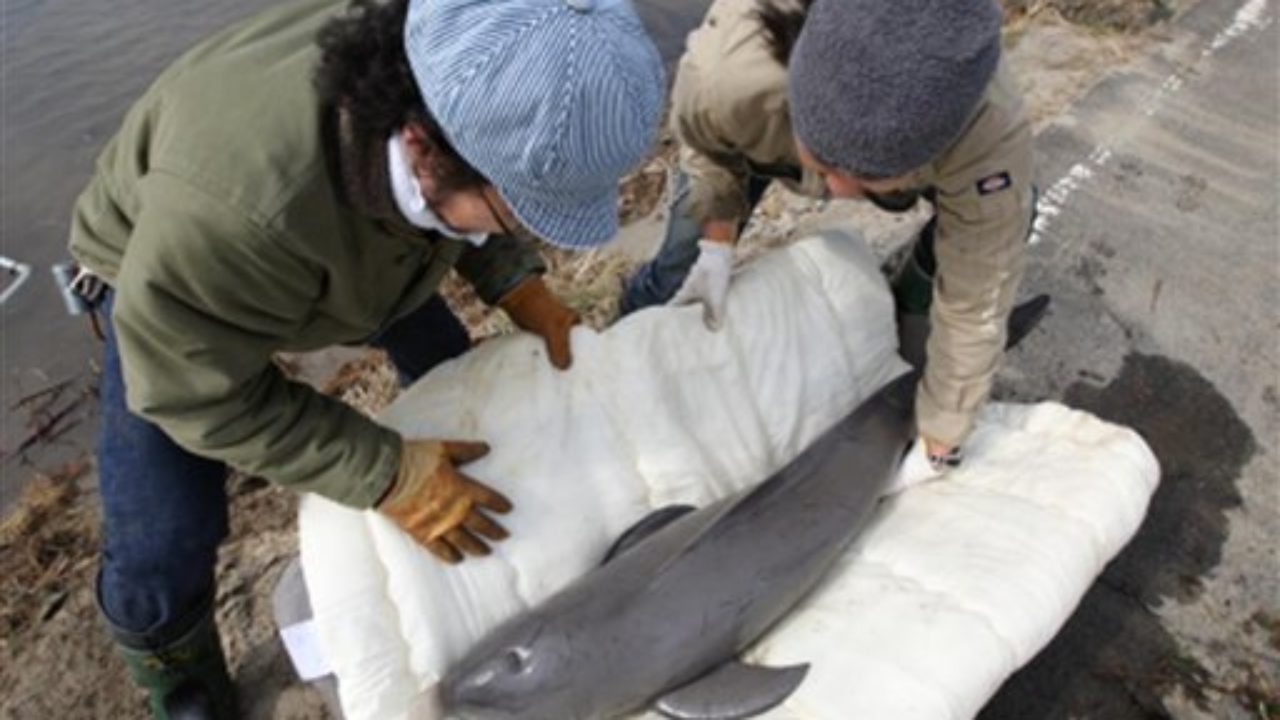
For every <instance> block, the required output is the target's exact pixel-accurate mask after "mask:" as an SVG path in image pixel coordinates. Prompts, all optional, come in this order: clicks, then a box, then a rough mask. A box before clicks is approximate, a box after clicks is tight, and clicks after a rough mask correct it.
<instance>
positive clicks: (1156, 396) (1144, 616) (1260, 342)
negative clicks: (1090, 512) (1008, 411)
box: [981, 0, 1280, 720]
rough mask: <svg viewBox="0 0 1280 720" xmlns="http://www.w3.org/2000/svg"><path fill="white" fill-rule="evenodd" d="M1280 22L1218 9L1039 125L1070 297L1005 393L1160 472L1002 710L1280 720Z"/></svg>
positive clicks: (1033, 280) (1038, 261) (1039, 260)
mask: <svg viewBox="0 0 1280 720" xmlns="http://www.w3.org/2000/svg"><path fill="white" fill-rule="evenodd" d="M1275 16H1276V7H1275V2H1274V0H1243V1H1242V0H1204V1H1203V2H1201V3H1199V4H1198V5H1197V6H1195V7H1194V8H1193V9H1192V10H1191V11H1190V12H1189V13H1188V14H1187V15H1186V16H1184V17H1182V18H1181V19H1179V20H1178V21H1177V23H1175V25H1174V26H1173V27H1172V28H1171V31H1170V35H1169V39H1168V41H1167V42H1164V43H1161V44H1160V45H1159V46H1158V47H1157V48H1156V49H1155V51H1154V52H1153V53H1152V54H1150V55H1149V56H1147V57H1145V58H1143V59H1142V60H1140V61H1138V62H1136V63H1134V64H1132V65H1130V66H1129V67H1126V68H1123V69H1122V70H1120V71H1119V72H1116V73H1114V74H1113V75H1112V76H1110V77H1109V78H1107V79H1106V80H1104V81H1103V82H1102V83H1101V84H1099V85H1098V86H1096V87H1095V88H1094V89H1093V90H1092V91H1091V92H1090V93H1089V94H1088V95H1087V96H1086V97H1085V98H1083V99H1082V100H1081V101H1080V102H1078V103H1077V104H1076V105H1075V106H1074V107H1073V109H1072V110H1071V111H1070V112H1068V113H1067V114H1066V115H1065V116H1063V117H1061V118H1059V119H1058V120H1057V121H1055V122H1054V123H1053V124H1052V125H1051V126H1050V127H1048V128H1047V129H1046V130H1045V131H1044V132H1042V133H1041V134H1040V135H1039V137H1038V140H1037V149H1038V152H1039V158H1038V173H1039V178H1040V179H1039V182H1040V187H1041V190H1042V193H1043V195H1042V202H1041V205H1040V210H1041V220H1040V222H1039V223H1038V225H1037V227H1038V237H1037V241H1038V242H1037V244H1036V245H1035V247H1034V248H1033V252H1032V256H1031V261H1030V265H1029V270H1028V275H1027V279H1026V281H1025V282H1024V293H1028V294H1029V293H1031V292H1039V291H1049V292H1051V293H1052V294H1053V295H1054V298H1055V305H1054V309H1053V311H1052V312H1051V315H1050V316H1049V317H1048V318H1047V320H1046V321H1045V322H1044V324H1043V325H1042V329H1041V330H1038V331H1037V332H1036V333H1034V334H1033V335H1032V336H1031V337H1030V338H1029V339H1028V340H1027V341H1026V342H1024V343H1023V346H1022V348H1021V349H1019V350H1018V351H1017V352H1015V353H1014V354H1012V355H1011V356H1010V358H1009V361H1008V363H1007V367H1006V369H1005V370H1004V371H1003V373H1002V375H1001V382H1000V387H1001V388H1002V390H1001V392H1002V394H1003V395H1004V396H1006V397H1012V398H1019V399H1039V398H1046V397H1047V398H1063V399H1064V400H1065V401H1066V402H1068V403H1069V404H1072V405H1076V406H1079V407H1083V408H1086V409H1089V410H1091V411H1093V412H1095V413H1097V414H1099V415H1101V416H1103V417H1106V418H1108V419H1112V420H1115V421H1118V422H1123V423H1126V424H1128V425H1131V426H1133V427H1135V428H1137V429H1138V430H1139V431H1140V432H1141V433H1142V434H1143V435H1144V437H1145V438H1146V439H1147V441H1148V442H1149V443H1150V444H1151V446H1152V448H1153V449H1154V450H1155V452H1156V455H1157V456H1158V457H1159V459H1160V461H1161V465H1162V471H1163V472H1162V483H1161V487H1160V489H1159V490H1158V491H1157V493H1156V496H1155V498H1154V500H1153V502H1152V506H1151V510H1150V513H1149V515H1148V518H1147V520H1146V522H1145V523H1144V525H1143V526H1142V528H1141V530H1140V531H1139V533H1138V535H1137V537H1136V538H1135V539H1134V541H1133V542H1132V543H1131V544H1130V545H1129V547H1128V548H1127V549H1126V550H1125V551H1124V552H1123V553H1122V555H1121V556H1120V557H1119V558H1117V559H1116V560H1115V561H1114V562H1113V563H1112V564H1111V565H1110V566H1109V567H1108V569H1107V571H1106V572H1105V573H1104V574H1103V576H1102V577H1101V578H1100V579H1099V581H1098V582H1097V583H1096V584H1095V586H1094V587H1093V588H1092V589H1091V590H1090V592H1089V593H1088V595H1087V596H1086V597H1085V599H1084V601H1083V603H1082V604H1081V607H1080V608H1079V610H1078V611H1077V612H1076V614H1075V615H1074V616H1073V618H1072V619H1071V620H1070V621H1069V623H1068V624H1067V625H1066V627H1065V628H1064V629H1063V631H1062V632H1061V633H1060V634H1059V636H1058V637H1057V638H1056V639H1055V640H1054V641H1053V643H1052V644H1051V645H1050V646H1049V647H1048V648H1047V649H1046V651H1045V652H1043V653H1042V654H1041V655H1040V656H1039V657H1038V658H1037V659H1036V660H1035V661H1033V662H1032V663H1031V664H1030V665H1029V666H1028V667H1026V668H1025V669H1024V670H1023V671H1022V672H1020V673H1018V674H1017V675H1015V676H1014V677H1013V678H1012V679H1011V680H1010V681H1009V682H1008V683H1006V685H1005V686H1004V687H1003V688H1002V689H1001V691H1000V692H999V694H998V695H997V696H996V697H995V698H994V699H993V701H992V702H991V703H990V705H989V706H988V707H987V709H986V710H985V711H984V712H983V714H982V716H981V717H982V718H983V719H984V720H997V719H1004V718H1010V719H1012V718H1107V719H1108V720H1110V719H1111V718H1122V719H1123V718H1159V717H1176V718H1241V719H1243V718H1255V719H1257V718H1262V719H1264V720H1266V719H1268V718H1274V717H1280V706H1277V699H1278V698H1280V632H1277V630H1278V629H1280V624H1278V620H1277V618H1280V563H1278V562H1277V542H1276V539H1277V538H1278V537H1280V512H1278V510H1280V502H1278V495H1277V493H1278V485H1280V482H1278V481H1277V473H1278V471H1280V466H1278V464H1277V459H1276V454H1275V451H1274V449H1273V447H1274V446H1275V444H1276V440H1277V439H1278V429H1280V392H1278V391H1277V386H1278V385H1280V310H1277V307H1278V301H1280V227H1278V222H1277V204H1278V197H1277V192H1278V191H1277V188H1278V187H1280V185H1278V184H1277V183H1278V182H1280V172H1278V165H1280V154H1278V153H1280V134H1278V133H1280V127H1278V120H1277V118H1278V116H1280V107H1278V104H1280V97H1278V83H1280V80H1278V77H1277V76H1278V72H1277V69H1278V68H1280V52H1278V49H1280V26H1278V25H1277V24H1276V23H1275Z"/></svg>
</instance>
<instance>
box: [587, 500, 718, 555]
mask: <svg viewBox="0 0 1280 720" xmlns="http://www.w3.org/2000/svg"><path fill="white" fill-rule="evenodd" d="M695 509H696V508H694V507H693V506H692V505H667V506H665V507H660V508H658V509H657V510H654V511H653V512H651V513H649V514H648V515H645V516H644V517H642V518H640V521H639V522H637V523H636V524H635V525H632V526H631V527H629V528H627V531H626V532H624V533H622V535H620V536H618V539H617V540H615V541H614V542H613V545H612V546H611V547H610V548H609V552H606V553H605V554H604V560H601V561H600V564H601V565H607V564H609V561H610V560H613V559H614V558H616V557H618V556H619V555H621V554H622V553H624V552H626V551H628V550H630V549H631V548H633V547H635V546H636V545H638V544H640V542H641V541H642V540H644V539H645V538H647V537H649V536H650V535H652V534H654V533H655V532H657V531H659V530H661V529H662V528H664V527H666V526H667V525H670V524H671V523H672V522H674V521H676V520H677V519H679V518H682V517H684V516H685V515H688V514H689V513H691V512H693V511H694V510H695Z"/></svg>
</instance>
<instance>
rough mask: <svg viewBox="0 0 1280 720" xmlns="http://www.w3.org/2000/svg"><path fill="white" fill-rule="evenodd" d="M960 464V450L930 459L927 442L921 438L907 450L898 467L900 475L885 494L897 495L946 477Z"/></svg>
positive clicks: (890, 484) (886, 489)
mask: <svg viewBox="0 0 1280 720" xmlns="http://www.w3.org/2000/svg"><path fill="white" fill-rule="evenodd" d="M959 464H960V450H959V449H958V448H957V449H955V450H952V451H951V452H950V453H948V454H947V455H946V456H944V457H941V458H933V459H930V458H929V451H928V450H927V449H926V448H925V442H924V441H923V440H921V439H920V438H916V439H915V440H914V441H913V442H912V443H911V447H910V448H908V449H907V454H906V455H904V456H903V457H902V465H900V466H899V467H898V474H897V476H895V477H894V479H893V481H892V482H890V483H889V487H887V488H885V491H884V494H885V495H896V494H898V493H900V492H902V491H903V490H906V489H907V488H909V487H911V486H913V485H920V484H921V483H927V482H929V481H930V480H937V479H938V478H940V477H942V476H943V475H946V474H947V471H948V470H950V469H951V468H953V467H955V466H956V465H959Z"/></svg>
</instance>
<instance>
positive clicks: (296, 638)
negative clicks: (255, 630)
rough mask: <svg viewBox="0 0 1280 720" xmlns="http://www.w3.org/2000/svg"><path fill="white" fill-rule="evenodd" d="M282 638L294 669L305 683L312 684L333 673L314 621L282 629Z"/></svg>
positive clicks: (306, 621)
mask: <svg viewBox="0 0 1280 720" xmlns="http://www.w3.org/2000/svg"><path fill="white" fill-rule="evenodd" d="M280 638H281V639H283V640H284V648H285V650H287V651H288V652H289V659H290V660H292V661H293V669H294V670H295V671H297V673H298V677H300V678H302V679H303V680H304V681H307V682H310V681H312V680H315V679H317V678H322V677H324V676H325V675H330V674H332V673H333V666H332V665H330V664H329V658H327V657H325V654H324V650H323V649H322V648H321V647H320V638H319V637H318V636H317V634H316V623H315V621H314V620H305V621H303V622H300V623H295V624H293V625H290V626H289V627H287V628H283V629H281V630H280Z"/></svg>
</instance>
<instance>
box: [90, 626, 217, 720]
mask: <svg viewBox="0 0 1280 720" xmlns="http://www.w3.org/2000/svg"><path fill="white" fill-rule="evenodd" d="M112 634H113V636H114V637H115V640H116V648H117V650H118V651H119V653H120V656H121V657H122V658H124V663H125V665H126V666H127V667H128V668H129V676H130V677H131V678H132V679H133V682H134V684H135V685H137V686H138V687H140V688H142V689H143V690H146V691H147V694H148V695H149V696H150V703H151V714H152V716H153V717H154V718H156V720H232V719H233V718H236V717H238V713H237V712H236V699H235V687H234V686H233V685H232V684H231V678H230V676H229V675H228V674H227V661H226V658H225V656H224V655H223V654H222V645H221V643H220V642H219V640H218V627H217V625H216V624H215V623H214V620H213V604H212V603H209V604H208V606H207V609H206V610H204V611H203V612H202V613H200V615H199V617H198V619H197V620H196V622H195V624H194V625H192V626H191V628H190V629H189V630H187V631H186V632H185V633H183V634H182V635H181V636H179V637H178V638H177V639H176V640H174V641H172V642H169V643H165V644H163V645H162V646H161V647H154V646H153V647H147V646H146V645H145V644H144V643H142V642H139V638H138V636H137V635H135V634H133V633H129V632H126V631H120V630H116V629H114V628H113V630H112Z"/></svg>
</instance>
